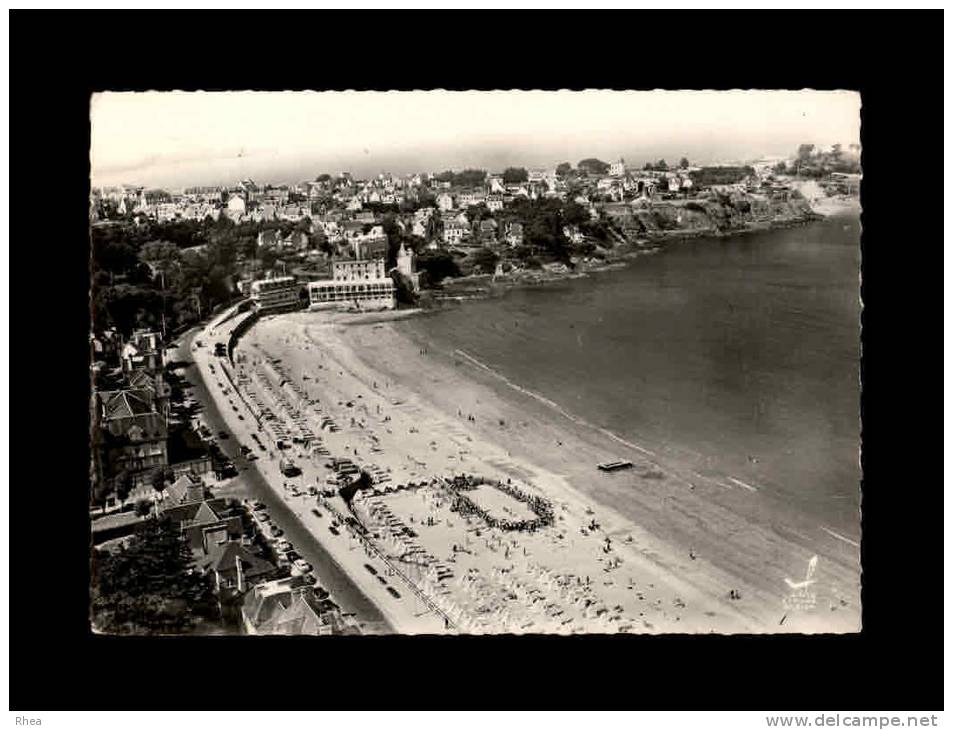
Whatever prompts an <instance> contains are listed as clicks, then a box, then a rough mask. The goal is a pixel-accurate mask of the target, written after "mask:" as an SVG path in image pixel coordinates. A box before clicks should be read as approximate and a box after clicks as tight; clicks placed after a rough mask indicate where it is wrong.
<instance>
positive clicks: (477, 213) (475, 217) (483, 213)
mask: <svg viewBox="0 0 953 730" xmlns="http://www.w3.org/2000/svg"><path fill="white" fill-rule="evenodd" d="M490 217H491V216H490V209H489V208H487V207H486V203H478V204H477V205H470V206H467V218H468V219H469V220H470V222H471V223H479V222H480V221H482V220H485V219H487V218H490Z"/></svg>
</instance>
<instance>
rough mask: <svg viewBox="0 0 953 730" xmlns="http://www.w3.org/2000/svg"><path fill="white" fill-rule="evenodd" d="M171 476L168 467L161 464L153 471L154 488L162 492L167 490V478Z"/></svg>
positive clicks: (159, 492)
mask: <svg viewBox="0 0 953 730" xmlns="http://www.w3.org/2000/svg"><path fill="white" fill-rule="evenodd" d="M168 476H169V470H168V468H167V467H164V466H160V467H159V468H158V469H156V470H155V471H154V472H152V488H153V489H154V490H155V491H156V492H157V493H158V494H162V492H164V491H165V486H166V484H165V483H166V479H167V478H168Z"/></svg>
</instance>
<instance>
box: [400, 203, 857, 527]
mask: <svg viewBox="0 0 953 730" xmlns="http://www.w3.org/2000/svg"><path fill="white" fill-rule="evenodd" d="M860 265H861V252H860V221H859V219H858V217H857V216H856V215H843V216H835V217H830V218H827V219H824V220H822V221H817V222H813V223H810V224H807V225H803V226H798V227H793V228H784V229H777V230H772V231H764V232H757V233H744V234H740V235H737V236H732V237H726V238H707V239H697V238H696V239H686V240H684V241H676V242H671V243H667V244H666V245H665V247H664V248H663V249H661V250H660V251H659V252H657V253H655V254H652V255H645V256H641V257H639V258H637V259H636V260H634V261H632V262H631V263H630V265H628V266H626V267H624V268H621V269H614V270H610V271H603V272H598V273H593V274H591V275H589V276H587V277H584V278H577V279H570V280H564V281H561V282H555V283H548V284H545V285H541V286H531V287H523V288H514V289H509V290H507V291H506V292H505V293H503V294H502V295H500V296H494V297H491V298H488V299H483V300H477V301H468V302H465V303H463V304H461V305H460V306H457V307H453V308H449V309H446V310H444V311H441V312H439V313H437V314H436V315H434V316H428V317H422V318H416V319H407V320H404V321H401V322H397V323H395V326H396V327H397V328H398V329H403V330H405V331H406V332H407V334H409V335H411V336H413V337H416V338H423V339H427V340H430V341H432V342H434V344H435V346H438V347H441V348H443V349H445V350H447V351H450V350H454V349H460V350H463V351H465V352H467V353H472V354H474V355H475V356H476V357H477V358H479V360H480V361H481V362H482V363H483V364H484V365H486V366H488V367H490V368H492V369H493V370H494V371H496V372H497V373H499V374H500V375H502V376H504V377H505V378H506V379H507V380H509V381H511V382H512V383H514V384H517V385H518V386H519V387H521V388H525V389H527V390H530V391H532V392H533V393H536V394H538V395H539V396H541V397H543V398H545V399H548V400H550V401H552V402H553V403H554V404H556V405H557V406H558V407H559V408H560V409H562V410H564V411H566V412H568V413H570V414H573V415H575V416H578V417H580V418H581V419H584V420H585V421H587V422H589V423H591V424H594V425H596V426H598V427H600V428H603V429H606V430H607V431H608V432H610V433H612V434H614V435H616V436H617V437H619V438H622V439H625V440H626V441H629V442H632V443H635V444H638V445H640V446H643V447H645V448H648V449H650V450H652V451H653V452H655V453H659V454H661V455H663V456H664V455H669V456H673V457H678V458H679V459H682V460H684V459H689V460H690V461H691V462H692V463H693V464H694V465H695V466H696V468H698V469H699V470H700V472H702V473H715V474H739V473H744V474H745V475H747V476H746V479H749V480H751V481H752V482H753V483H754V484H755V486H756V487H757V489H758V490H759V491H765V492H767V493H770V494H772V495H773V496H775V497H777V498H779V499H781V500H783V501H784V502H785V503H787V504H790V505H791V507H792V508H794V509H797V510H799V511H801V512H803V513H804V514H805V515H807V516H810V517H814V518H817V519H818V520H819V521H820V522H821V523H822V524H824V525H828V526H830V527H831V529H833V530H836V531H837V532H838V533H840V534H842V535H844V536H847V537H849V538H851V539H853V540H859V537H860V518H859V509H860V480H861V470H860V463H859V459H860V446H861V440H860V438H861V425H860V394H861V386H860V355H861V344H860V335H861V311H862V304H861V300H860Z"/></svg>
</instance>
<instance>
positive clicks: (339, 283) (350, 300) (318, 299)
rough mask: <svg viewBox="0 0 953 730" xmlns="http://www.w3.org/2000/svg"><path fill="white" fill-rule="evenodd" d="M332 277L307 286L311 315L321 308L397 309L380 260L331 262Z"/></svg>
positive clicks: (388, 278)
mask: <svg viewBox="0 0 953 730" xmlns="http://www.w3.org/2000/svg"><path fill="white" fill-rule="evenodd" d="M331 273H332V278H331V279H326V280H324V281H312V282H311V283H310V284H308V297H309V299H310V302H311V305H310V307H309V308H310V310H311V311H312V312H316V311H320V310H325V309H358V310H362V311H365V310H376V309H393V308H394V307H395V306H397V298H396V292H395V288H394V280H393V279H391V278H390V277H389V276H387V273H386V272H385V269H384V259H375V260H373V261H335V262H333V263H332V264H331Z"/></svg>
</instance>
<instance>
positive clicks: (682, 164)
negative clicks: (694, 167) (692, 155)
mask: <svg viewBox="0 0 953 730" xmlns="http://www.w3.org/2000/svg"><path fill="white" fill-rule="evenodd" d="M678 166H679V167H680V168H682V169H683V170H686V169H688V168H689V167H690V166H691V163H690V162H689V161H688V158H687V157H683V158H682V159H681V160H679V163H678Z"/></svg>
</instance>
